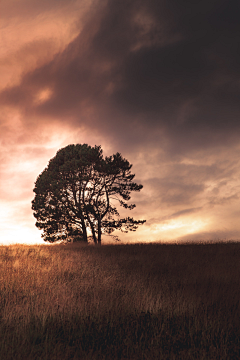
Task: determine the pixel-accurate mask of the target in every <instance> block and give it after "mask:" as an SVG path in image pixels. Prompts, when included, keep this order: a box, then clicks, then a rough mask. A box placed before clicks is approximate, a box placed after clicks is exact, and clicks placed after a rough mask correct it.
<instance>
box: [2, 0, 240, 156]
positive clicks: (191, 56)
mask: <svg viewBox="0 0 240 360" xmlns="http://www.w3.org/2000/svg"><path fill="white" fill-rule="evenodd" d="M239 10H240V3H239V2H238V1H233V0H232V1H213V0H212V1H203V2H201V3H195V2H191V1H187V2H185V1H179V0H178V1H173V0H172V1H139V0H138V1H127V0H126V1H113V0H112V1H108V2H107V3H106V4H104V5H102V4H101V3H99V4H98V5H97V4H95V6H94V7H92V8H91V13H90V14H89V16H88V21H86V24H85V26H84V28H83V31H82V32H81V33H80V34H79V36H78V37H77V38H76V39H75V40H74V41H73V42H72V43H71V44H70V45H69V46H68V47H67V48H66V49H65V51H64V52H62V53H60V54H58V55H57V56H56V57H55V59H54V60H53V61H51V62H50V63H49V64H47V65H45V66H43V67H40V68H39V69H37V70H35V71H34V72H32V73H30V74H27V75H25V76H24V77H23V79H22V83H21V84H20V86H19V87H15V88H11V89H8V90H6V91H5V92H4V93H2V94H1V99H2V100H1V101H4V102H8V103H10V104H12V105H15V106H19V107H20V108H23V110H24V111H25V112H26V114H29V115H31V114H32V113H34V114H37V115H38V116H41V117H44V116H46V115H47V116H51V117H53V118H55V119H58V120H61V121H63V122H64V121H68V122H72V123H73V125H74V126H76V125H77V126H78V125H79V126H80V125H82V124H84V125H85V126H91V127H93V126H94V127H95V128H97V129H98V131H100V132H102V133H104V132H106V131H108V136H109V137H110V136H112V138H114V139H116V135H117V134H118V135H120V136H119V138H121V142H122V144H125V145H127V143H129V141H131V142H132V144H133V145H134V144H137V143H138V144H139V143H142V142H145V143H147V142H148V141H153V142H154V146H156V143H157V142H158V141H160V140H161V139H160V136H162V137H163V136H165V137H166V138H167V141H166V144H167V145H166V146H167V147H168V151H172V153H175V152H178V153H179V152H181V151H183V152H186V151H189V149H192V150H194V149H199V148H201V147H202V146H205V147H212V146H215V145H219V144H221V145H224V144H225V145H229V142H231V143H232V142H236V141H237V140H238V133H237V131H238V130H239V124H240V122H239V115H240V109H239V103H240V102H239V100H240V82H239V77H240V68H239V62H240V51H239V46H238V44H239V39H240V23H239V18H238V14H239V13H240V12H239ZM45 88H50V89H51V91H52V96H51V97H50V98H49V99H48V100H46V101H45V102H40V103H38V102H37V101H36V97H37V94H38V92H39V91H40V90H41V89H45ZM89 114H91V116H89ZM38 121H39V120H38Z"/></svg>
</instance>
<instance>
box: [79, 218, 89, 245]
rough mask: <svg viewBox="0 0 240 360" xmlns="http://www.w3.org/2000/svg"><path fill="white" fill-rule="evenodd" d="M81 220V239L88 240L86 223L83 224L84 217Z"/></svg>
mask: <svg viewBox="0 0 240 360" xmlns="http://www.w3.org/2000/svg"><path fill="white" fill-rule="evenodd" d="M81 221H82V232H83V234H82V235H83V241H85V242H88V239H87V229H86V225H85V221H84V218H83V219H81Z"/></svg>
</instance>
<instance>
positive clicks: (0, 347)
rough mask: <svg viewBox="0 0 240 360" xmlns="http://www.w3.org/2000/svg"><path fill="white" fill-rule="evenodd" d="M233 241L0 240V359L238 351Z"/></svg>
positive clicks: (238, 277)
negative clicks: (34, 243)
mask: <svg viewBox="0 0 240 360" xmlns="http://www.w3.org/2000/svg"><path fill="white" fill-rule="evenodd" d="M239 263H240V244H238V243H228V244H220V243H219V244H207V245H192V244H189V245H159V244H158V245H117V246H113V245H106V246H103V247H101V248H99V247H98V248H96V247H94V246H83V245H82V246H81V245H80V244H77V243H76V244H68V245H53V246H44V245H42V246H22V245H14V246H3V247H1V248H0V264H1V272H0V278H1V279H0V294H1V298H0V318H1V321H0V354H1V359H4V360H10V359H14V360H15V359H19V360H20V359H26V360H27V359H49V360H50V359H51V360H52V359H109V360H112V359H184V360H185V359H189V360H190V359H191V360H192V359H204V360H205V359H239V356H240V305H239V298H240V296H239V295H240V290H239V289H240V267H239Z"/></svg>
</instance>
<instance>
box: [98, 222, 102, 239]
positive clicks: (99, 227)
mask: <svg viewBox="0 0 240 360" xmlns="http://www.w3.org/2000/svg"><path fill="white" fill-rule="evenodd" d="M101 241H102V228H101V219H98V245H101Z"/></svg>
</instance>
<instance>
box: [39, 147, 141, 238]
mask: <svg viewBox="0 0 240 360" xmlns="http://www.w3.org/2000/svg"><path fill="white" fill-rule="evenodd" d="M131 167H132V165H131V164H129V162H128V161H127V160H126V159H124V158H123V157H122V156H121V154H119V153H116V154H115V155H113V156H109V157H106V158H103V155H102V149H101V147H100V146H95V147H91V146H89V145H87V144H84V145H80V144H77V145H68V146H66V147H65V148H63V149H61V150H59V151H58V152H57V154H56V156H55V157H54V158H52V159H51V160H50V161H49V164H48V166H47V168H46V169H45V170H44V171H43V172H42V173H41V174H40V175H39V176H38V178H37V181H36V183H35V188H34V190H33V191H34V192H35V198H34V200H33V201H32V209H33V211H34V217H35V218H36V219H37V222H36V226H37V227H38V228H39V229H41V230H43V234H42V236H43V238H44V240H45V241H49V242H54V241H56V240H67V241H72V240H74V239H75V240H76V239H78V240H83V241H86V242H87V229H90V230H91V233H92V237H93V240H94V242H95V243H98V244H100V243H101V235H102V234H103V233H105V234H111V233H112V232H113V231H114V230H116V229H120V230H121V231H125V232H127V231H128V230H130V231H135V230H136V229H137V226H138V225H140V224H143V223H144V222H145V220H134V219H133V218H131V217H127V218H123V219H121V218H120V217H119V212H118V210H117V208H116V206H115V204H116V202H117V203H118V204H120V206H123V207H124V208H126V209H129V210H131V209H133V208H134V207H135V205H134V204H128V203H127V201H128V200H130V193H131V192H132V191H140V190H141V189H142V185H138V184H136V183H134V182H133V179H134V176H135V175H134V174H132V173H131Z"/></svg>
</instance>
